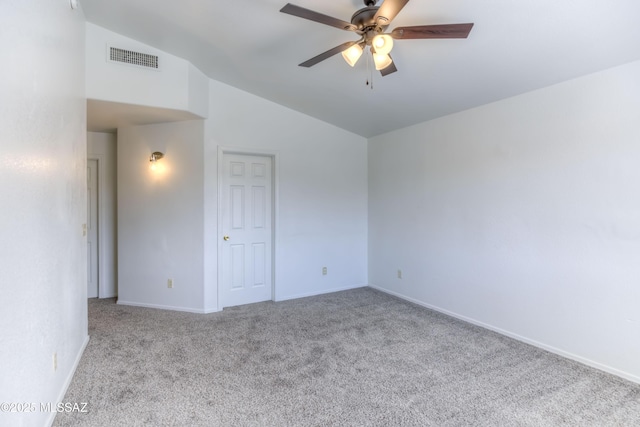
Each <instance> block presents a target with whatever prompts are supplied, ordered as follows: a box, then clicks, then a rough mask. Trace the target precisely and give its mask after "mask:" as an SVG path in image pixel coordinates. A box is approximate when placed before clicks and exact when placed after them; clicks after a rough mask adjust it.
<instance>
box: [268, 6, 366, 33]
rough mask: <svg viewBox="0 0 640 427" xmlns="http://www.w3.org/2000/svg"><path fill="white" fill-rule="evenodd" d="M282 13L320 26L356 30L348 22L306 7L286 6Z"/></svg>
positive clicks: (281, 10)
mask: <svg viewBox="0 0 640 427" xmlns="http://www.w3.org/2000/svg"><path fill="white" fill-rule="evenodd" d="M280 12H282V13H287V14H289V15H293V16H297V17H299V18H304V19H308V20H310V21H314V22H319V23H320V24H325V25H329V26H331V27H336V28H340V29H341V30H347V31H354V30H356V26H355V25H352V24H351V23H349V22H347V21H343V20H341V19H338V18H333V17H331V16H327V15H323V14H322V13H318V12H314V11H313V10H309V9H305V8H304V7H300V6H296V5H295V4H291V3H287V4H285V5H284V7H283V8H282V9H280Z"/></svg>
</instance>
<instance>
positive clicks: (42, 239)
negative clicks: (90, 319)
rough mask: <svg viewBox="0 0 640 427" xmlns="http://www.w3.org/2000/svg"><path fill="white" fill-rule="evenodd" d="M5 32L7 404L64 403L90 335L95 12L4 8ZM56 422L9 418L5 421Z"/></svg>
mask: <svg viewBox="0 0 640 427" xmlns="http://www.w3.org/2000/svg"><path fill="white" fill-rule="evenodd" d="M0 28H2V30H1V31H2V36H0V52H2V57H3V64H4V65H3V66H2V67H0V99H1V100H2V101H0V200H2V209H0V271H2V279H1V283H0V331H1V332H0V402H8V403H11V402H13V403H19V402H23V403H24V402H34V403H35V402H37V403H38V404H39V403H40V402H43V403H46V402H54V403H55V402H58V401H61V400H62V398H63V395H64V392H65V390H66V387H67V385H68V382H69V381H70V379H71V376H72V374H73V372H74V370H75V366H76V363H77V362H78V360H79V357H80V355H81V354H82V350H83V348H84V345H86V340H87V339H88V336H87V300H86V298H87V292H86V287H87V273H86V266H87V258H86V253H87V252H86V251H87V249H86V245H87V243H86V238H85V237H83V235H82V224H84V223H86V191H87V190H86V178H85V177H86V145H87V142H86V104H85V99H84V17H83V14H82V12H81V11H79V10H76V11H73V10H71V9H70V7H69V2H68V1H65V0H56V1H51V0H33V1H29V2H22V1H3V2H2V3H0ZM54 353H57V369H56V370H54V366H53V354H54ZM53 415H54V414H50V413H46V412H40V408H39V406H38V407H37V410H36V411H35V412H33V413H15V412H14V413H6V412H4V411H2V412H0V425H3V426H4V425H7V426H8V425H11V426H42V425H46V424H48V423H50V422H51V421H52V420H53Z"/></svg>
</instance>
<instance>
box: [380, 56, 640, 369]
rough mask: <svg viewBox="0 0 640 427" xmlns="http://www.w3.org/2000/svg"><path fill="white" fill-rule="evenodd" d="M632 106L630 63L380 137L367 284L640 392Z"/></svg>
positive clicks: (637, 67) (639, 247)
mask: <svg viewBox="0 0 640 427" xmlns="http://www.w3.org/2000/svg"><path fill="white" fill-rule="evenodd" d="M639 111H640V62H634V63H631V64H628V65H625V66H622V67H619V68H614V69H611V70H607V71H604V72H601V73H597V74H593V75H589V76H585V77H582V78H579V79H575V80H572V81H568V82H565V83H563V84H559V85H556V86H552V87H549V88H545V89H542V90H539V91H535V92H532V93H528V94H525V95H521V96H518V97H515V98H511V99H507V100H503V101H500V102H497V103H494V104H490V105H486V106H483V107H480V108H476V109H473V110H469V111H465V112H462V113H459V114H455V115H451V116H448V117H444V118H441V119H438V120H433V121H430V122H426V123H422V124H420V125H417V126H413V127H410V128H406V129H402V130H399V131H396V132H393V133H389V134H386V135H382V136H379V137H376V138H372V139H371V140H370V145H369V162H370V163H369V177H370V181H369V280H370V283H371V284H372V285H374V286H377V287H380V288H382V289H385V290H387V291H389V292H392V293H395V294H398V295H401V296H404V297H406V298H409V299H412V300H414V301H416V302H419V303H422V304H425V305H428V306H432V307H435V308H437V309H439V310H442V311H446V312H449V313H452V314H454V315H457V316H460V317H463V318H466V319H467V320H471V321H473V322H477V323H481V324H484V325H486V326H489V327H491V328H493V329H497V330H501V331H502V332H505V333H507V334H510V335H512V336H516V337H519V338H521V339H524V340H525V341H529V342H533V343H537V344H538V345H540V346H542V347H546V348H549V349H552V350H553V351H556V352H558V353H561V354H564V355H567V356H569V357H573V358H575V359H578V360H582V361H583V362H586V363H589V364H591V365H593V366H597V367H600V368H602V369H605V370H608V371H610V372H613V373H616V374H618V375H622V376H625V377H627V378H630V379H632V380H635V381H640V339H639V337H640V310H639V306H638V302H639V301H640V287H639V286H638V278H639V277H640V262H638V260H639V259H640V198H639V197H638V185H637V183H638V182H640V167H639V166H638V165H640V145H639V144H638V141H640V115H639V113H638V112H639ZM399 268H401V269H402V270H403V273H404V278H403V279H398V278H397V277H396V272H397V269H399Z"/></svg>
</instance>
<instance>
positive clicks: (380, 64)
mask: <svg viewBox="0 0 640 427" xmlns="http://www.w3.org/2000/svg"><path fill="white" fill-rule="evenodd" d="M392 62H393V60H392V59H391V57H390V56H389V55H387V54H381V53H377V52H376V53H374V54H373V63H374V64H375V66H376V70H378V71H380V70H384V69H385V68H387V67H388V66H389V65H391V63H392Z"/></svg>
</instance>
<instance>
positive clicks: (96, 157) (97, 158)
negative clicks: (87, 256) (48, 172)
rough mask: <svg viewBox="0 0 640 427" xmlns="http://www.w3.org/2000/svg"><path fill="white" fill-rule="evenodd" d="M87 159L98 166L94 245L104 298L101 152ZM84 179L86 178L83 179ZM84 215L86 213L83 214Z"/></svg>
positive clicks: (102, 163) (100, 288) (102, 171)
mask: <svg viewBox="0 0 640 427" xmlns="http://www.w3.org/2000/svg"><path fill="white" fill-rule="evenodd" d="M89 160H95V161H96V165H97V166H98V195H97V196H98V223H97V226H98V232H97V236H98V244H97V245H96V247H97V248H98V265H97V267H98V298H105V295H104V286H103V284H104V283H106V282H105V271H104V265H105V261H104V253H105V249H104V242H103V240H104V239H103V238H102V237H103V236H102V233H104V227H105V224H104V220H105V217H104V203H103V201H102V198H103V197H104V196H103V195H104V156H103V155H102V154H93V153H92V154H87V163H88V161H89ZM85 181H86V180H85ZM85 215H86V214H85ZM85 221H88V218H85ZM88 276H89V271H87V278H88Z"/></svg>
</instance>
